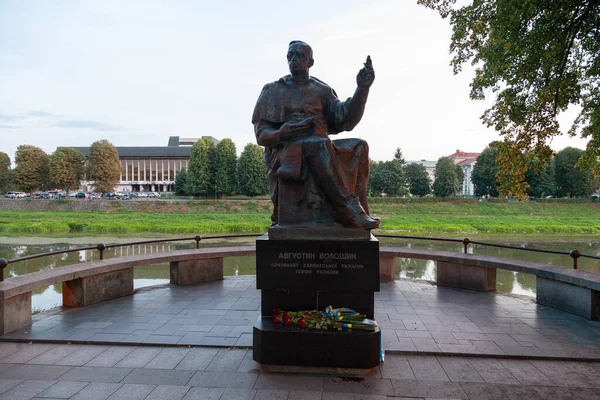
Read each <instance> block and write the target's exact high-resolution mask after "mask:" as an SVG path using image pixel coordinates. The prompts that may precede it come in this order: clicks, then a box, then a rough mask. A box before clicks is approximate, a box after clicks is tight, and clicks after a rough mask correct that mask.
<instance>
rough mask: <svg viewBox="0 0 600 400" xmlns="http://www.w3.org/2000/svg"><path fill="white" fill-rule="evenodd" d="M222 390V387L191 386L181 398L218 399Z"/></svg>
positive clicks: (184, 399) (188, 399)
mask: <svg viewBox="0 0 600 400" xmlns="http://www.w3.org/2000/svg"><path fill="white" fill-rule="evenodd" d="M224 392H225V389H223V388H203V387H192V388H191V389H190V390H189V391H188V392H187V394H186V395H185V396H184V397H183V400H219V399H220V398H221V395H223V393H224Z"/></svg>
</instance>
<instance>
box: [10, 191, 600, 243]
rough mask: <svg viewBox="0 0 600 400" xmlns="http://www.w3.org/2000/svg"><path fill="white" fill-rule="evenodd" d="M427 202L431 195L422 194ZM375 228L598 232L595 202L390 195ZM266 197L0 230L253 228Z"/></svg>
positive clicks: (53, 217) (16, 222)
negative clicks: (396, 197) (403, 198)
mask: <svg viewBox="0 0 600 400" xmlns="http://www.w3.org/2000/svg"><path fill="white" fill-rule="evenodd" d="M427 200H431V199H427ZM370 208H371V214H372V215H374V216H377V217H379V218H381V221H382V222H381V229H380V231H387V232H398V233H400V232H406V233H420V234H429V233H431V234H436V233H465V234H466V233H469V234H513V233H518V234H524V235H527V234H568V235H577V234H579V235H580V234H590V233H600V203H597V202H477V201H473V200H454V201H453V200H450V201H400V200H398V201H394V199H374V200H373V201H372V202H371V203H370ZM270 213H271V204H270V203H269V202H268V201H197V202H190V201H188V202H161V201H157V202H140V206H139V207H138V209H136V210H128V209H126V208H125V207H119V206H118V205H115V206H111V208H110V209H108V210H106V211H73V210H48V211H8V210H0V233H1V234H2V235H5V236H6V235H10V236H15V235H23V234H40V233H69V232H71V233H79V232H87V233H114V234H120V233H123V234H132V233H186V234H190V233H194V234H195V233H202V234H208V233H216V232H219V233H234V232H235V233H244V232H248V233H257V232H264V231H265V230H266V229H267V227H268V226H269V225H270V219H269V216H270Z"/></svg>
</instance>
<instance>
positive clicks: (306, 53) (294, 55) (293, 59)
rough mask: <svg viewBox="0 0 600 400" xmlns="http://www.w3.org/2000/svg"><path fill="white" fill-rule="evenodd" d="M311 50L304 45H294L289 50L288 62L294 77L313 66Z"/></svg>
mask: <svg viewBox="0 0 600 400" xmlns="http://www.w3.org/2000/svg"><path fill="white" fill-rule="evenodd" d="M310 53H311V51H310V48H309V47H308V46H306V45H304V44H302V43H294V44H293V45H291V46H290V47H289V48H288V52H287V60H288V66H289V68H290V72H291V73H292V75H294V74H297V73H301V72H305V71H308V69H309V68H310V67H312V65H313V59H312V57H311V54H310Z"/></svg>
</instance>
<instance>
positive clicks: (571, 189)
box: [555, 147, 598, 197]
mask: <svg viewBox="0 0 600 400" xmlns="http://www.w3.org/2000/svg"><path fill="white" fill-rule="evenodd" d="M582 154H583V150H580V149H576V148H574V147H566V148H564V149H562V150H561V151H559V152H558V153H557V154H556V158H555V177H556V189H557V194H558V196H560V197H563V196H571V197H575V196H587V195H590V194H592V193H594V191H595V190H596V189H597V187H598V185H597V181H596V180H595V179H594V177H593V175H592V171H591V170H589V169H580V168H576V167H575V164H577V161H578V160H579V159H580V158H581V155H582Z"/></svg>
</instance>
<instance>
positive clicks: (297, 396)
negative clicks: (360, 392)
mask: <svg viewBox="0 0 600 400" xmlns="http://www.w3.org/2000/svg"><path fill="white" fill-rule="evenodd" d="M344 394H345V395H346V396H347V395H348V393H344ZM322 395H323V393H321V392H315V391H313V390H290V393H289V395H288V400H321V399H322ZM346 398H348V397H346Z"/></svg>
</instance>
